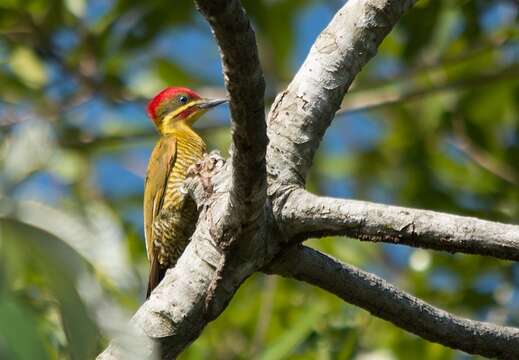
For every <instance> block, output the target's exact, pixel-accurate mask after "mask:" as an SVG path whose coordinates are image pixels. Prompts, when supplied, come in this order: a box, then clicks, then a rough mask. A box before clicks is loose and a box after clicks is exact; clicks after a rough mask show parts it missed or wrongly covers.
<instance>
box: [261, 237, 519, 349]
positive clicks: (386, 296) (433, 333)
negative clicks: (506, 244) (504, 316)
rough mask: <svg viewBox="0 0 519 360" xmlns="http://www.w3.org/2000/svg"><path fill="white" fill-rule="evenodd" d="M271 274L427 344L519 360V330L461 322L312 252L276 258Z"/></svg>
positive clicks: (289, 252) (298, 251)
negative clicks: (299, 283)
mask: <svg viewBox="0 0 519 360" xmlns="http://www.w3.org/2000/svg"><path fill="white" fill-rule="evenodd" d="M270 271H272V272H273V273H276V274H279V275H282V276H285V277H289V278H294V279H297V280H301V281H305V282H307V283H310V284H312V285H315V286H317V287H320V288H321V289H324V290H327V291H329V292H330V293H332V294H335V295H337V296H338V297H340V298H341V299H343V300H344V301H347V302H349V303H351V304H354V305H357V306H359V307H361V308H363V309H365V310H367V311H369V312H370V313H371V314H373V315H374V316H377V317H379V318H382V319H384V320H387V321H390V322H391V323H393V324H395V325H396V326H399V327H401V328H402V329H405V330H407V331H409V332H412V333H414V334H416V335H419V336H421V337H423V338H424V339H427V340H429V341H433V342H438V343H441V344H443V345H446V346H450V347H453V348H455V349H460V350H463V351H466V352H468V353H471V354H478V355H483V356H487V357H498V358H501V359H519V329H516V328H512V327H507V326H498V325H495V324H491V323H486V322H481V321H473V320H468V319H463V318H461V317H459V316H456V315H452V314H450V313H448V312H446V311H444V310H441V309H438V308H435V307H434V306H432V305H430V304H427V303H426V302H424V301H422V300H420V299H418V298H416V297H414V296H412V295H409V294H408V293H406V292H404V291H402V290H400V289H398V288H396V287H395V286H393V285H391V284H389V283H388V282H387V281H385V280H384V279H381V278H380V277H378V276H376V275H373V274H370V273H368V272H365V271H362V270H359V269H357V268H355V267H353V266H349V265H345V264H341V263H340V262H338V261H336V260H334V259H332V258H331V257H329V256H327V255H325V254H322V253H320V252H319V251H316V250H313V249H310V248H308V247H299V246H298V247H294V248H291V249H288V250H287V251H285V253H284V254H282V255H280V256H278V257H277V258H276V260H275V261H274V263H273V264H272V266H271V268H270Z"/></svg>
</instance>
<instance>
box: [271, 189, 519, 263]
mask: <svg viewBox="0 0 519 360" xmlns="http://www.w3.org/2000/svg"><path fill="white" fill-rule="evenodd" d="M278 219H280V222H279V224H280V227H281V228H282V230H284V233H285V236H288V237H289V238H292V239H295V240H299V241H302V240H305V239H308V238H310V237H315V236H323V235H347V236H349V237H352V238H357V239H360V240H364V241H375V242H388V243H395V244H405V245H410V246H415V247H421V248H426V249H435V250H442V251H448V252H453V253H454V252H462V253H468V254H479V255H487V256H493V257H496V258H500V259H507V260H515V261H519V225H509V224H503V223H498V222H492V221H485V220H480V219H476V218H472V217H464V216H457V215H450V214H445V213H440V212H435V211H428V210H418V209H410V208H404V207H399V206H389V205H383V204H376V203H371V202H366V201H356V200H347V199H334V198H328V197H321V196H317V195H314V194H311V193H309V192H306V191H304V190H296V191H292V192H291V194H290V196H288V198H287V200H286V201H285V203H284V207H283V209H282V210H281V211H280V213H279V214H278Z"/></svg>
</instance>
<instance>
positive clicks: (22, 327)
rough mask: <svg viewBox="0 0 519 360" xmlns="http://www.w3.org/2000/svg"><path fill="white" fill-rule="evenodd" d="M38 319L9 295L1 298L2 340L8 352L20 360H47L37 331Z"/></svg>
mask: <svg viewBox="0 0 519 360" xmlns="http://www.w3.org/2000/svg"><path fill="white" fill-rule="evenodd" d="M37 328H38V319H36V318H35V316H34V314H33V313H31V311H30V310H29V309H26V308H24V307H22V305H21V304H18V303H17V302H16V300H15V299H11V298H10V297H9V295H8V294H6V293H1V296H0V339H3V340H4V341H5V344H6V345H7V350H8V351H9V352H11V353H12V355H14V358H15V359H18V360H46V359H49V355H48V353H47V351H46V350H45V346H44V343H43V340H42V338H41V334H39V333H38V331H37Z"/></svg>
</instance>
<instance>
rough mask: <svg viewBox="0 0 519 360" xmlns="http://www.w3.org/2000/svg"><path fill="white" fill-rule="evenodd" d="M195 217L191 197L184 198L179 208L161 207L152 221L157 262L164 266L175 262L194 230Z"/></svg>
mask: <svg viewBox="0 0 519 360" xmlns="http://www.w3.org/2000/svg"><path fill="white" fill-rule="evenodd" d="M197 217H198V214H197V211H196V204H195V203H194V201H193V200H192V199H191V198H185V199H184V201H183V202H182V204H181V207H179V208H174V207H169V208H163V209H162V211H161V212H160V214H159V216H158V217H157V219H156V221H155V222H154V223H153V231H154V233H155V238H154V242H155V243H154V244H153V245H154V247H155V249H156V250H155V251H156V254H157V259H158V261H159V264H161V265H162V266H164V267H172V266H174V265H175V264H176V262H177V260H178V258H179V257H180V255H182V252H183V251H184V249H185V248H186V246H187V244H188V242H189V238H190V237H191V235H192V234H193V231H194V230H195V226H196V221H197Z"/></svg>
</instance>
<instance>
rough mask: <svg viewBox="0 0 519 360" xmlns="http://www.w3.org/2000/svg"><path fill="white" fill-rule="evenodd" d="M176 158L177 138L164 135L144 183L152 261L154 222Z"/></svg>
mask: <svg viewBox="0 0 519 360" xmlns="http://www.w3.org/2000/svg"><path fill="white" fill-rule="evenodd" d="M175 160H176V140H175V138H174V137H169V136H168V137H162V138H161V139H160V140H159V142H158V143H157V144H156V145H155V148H154V149H153V151H152V153H151V156H150V160H149V162H148V170H147V172H146V182H145V184H144V231H145V236H146V253H147V254H148V260H149V261H150V263H151V262H152V260H153V256H154V251H153V240H154V239H153V222H154V220H155V218H156V217H157V215H158V214H159V212H160V210H161V209H162V204H163V202H164V194H165V193H166V191H165V190H166V186H167V183H168V178H169V174H170V173H171V169H172V168H173V165H174V164H175Z"/></svg>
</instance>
